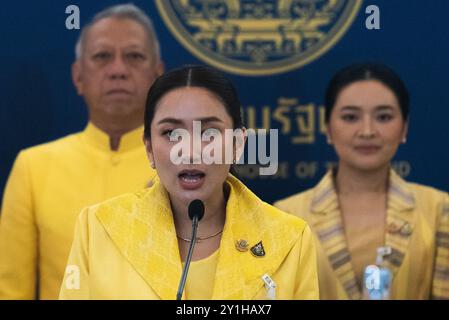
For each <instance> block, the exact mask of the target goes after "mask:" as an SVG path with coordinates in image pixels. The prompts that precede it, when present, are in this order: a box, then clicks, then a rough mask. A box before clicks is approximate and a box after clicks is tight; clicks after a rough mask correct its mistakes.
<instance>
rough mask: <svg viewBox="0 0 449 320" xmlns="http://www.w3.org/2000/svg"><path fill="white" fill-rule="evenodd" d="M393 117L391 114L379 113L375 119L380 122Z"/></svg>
mask: <svg viewBox="0 0 449 320" xmlns="http://www.w3.org/2000/svg"><path fill="white" fill-rule="evenodd" d="M391 119H393V116H392V115H391V114H380V115H378V116H377V120H379V121H380V122H387V121H390V120H391Z"/></svg>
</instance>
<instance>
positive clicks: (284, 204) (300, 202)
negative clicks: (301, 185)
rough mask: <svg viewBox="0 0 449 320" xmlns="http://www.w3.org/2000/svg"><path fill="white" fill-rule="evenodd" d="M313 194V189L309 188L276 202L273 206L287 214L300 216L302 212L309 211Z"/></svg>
mask: <svg viewBox="0 0 449 320" xmlns="http://www.w3.org/2000/svg"><path fill="white" fill-rule="evenodd" d="M313 194H314V188H311V189H308V190H305V191H303V192H299V193H296V194H293V195H291V196H289V197H287V198H284V199H281V200H278V201H276V202H275V203H274V206H275V207H277V208H279V209H281V210H283V211H286V212H288V213H292V214H295V215H301V214H302V213H304V212H308V211H310V205H311V202H312V198H313Z"/></svg>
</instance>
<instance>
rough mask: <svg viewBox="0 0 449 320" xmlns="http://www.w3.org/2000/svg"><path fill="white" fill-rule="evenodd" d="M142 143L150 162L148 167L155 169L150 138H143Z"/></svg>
mask: <svg viewBox="0 0 449 320" xmlns="http://www.w3.org/2000/svg"><path fill="white" fill-rule="evenodd" d="M143 143H144V144H145V150H146V152H147V157H148V160H150V166H151V168H153V169H156V164H155V162H154V156H153V148H152V146H151V138H148V137H143Z"/></svg>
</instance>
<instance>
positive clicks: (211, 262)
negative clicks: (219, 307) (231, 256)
mask: <svg viewBox="0 0 449 320" xmlns="http://www.w3.org/2000/svg"><path fill="white" fill-rule="evenodd" d="M217 262H218V250H217V251H215V252H214V253H212V254H211V255H210V256H209V257H207V258H204V259H201V260H198V261H192V262H191V263H190V267H189V273H188V277H187V280H186V286H185V291H186V298H187V299H188V300H210V299H211V298H212V291H213V289H214V281H215V280H214V279H215V271H216V270H217ZM182 265H183V266H184V263H183V264H182Z"/></svg>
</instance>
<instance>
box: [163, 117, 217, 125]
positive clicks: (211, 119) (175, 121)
mask: <svg viewBox="0 0 449 320" xmlns="http://www.w3.org/2000/svg"><path fill="white" fill-rule="evenodd" d="M184 121H185V120H181V119H176V118H164V119H161V120H159V121H158V122H157V124H158V125H159V124H164V123H170V124H182V123H183V122H184ZM194 121H201V122H206V123H207V122H223V120H221V119H220V118H217V117H204V118H197V119H194Z"/></svg>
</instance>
